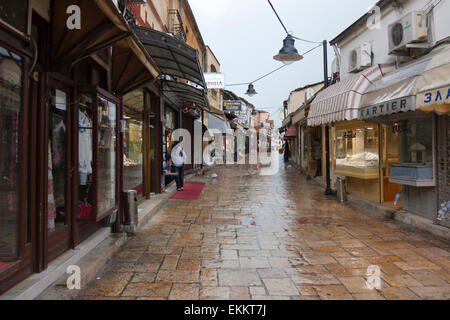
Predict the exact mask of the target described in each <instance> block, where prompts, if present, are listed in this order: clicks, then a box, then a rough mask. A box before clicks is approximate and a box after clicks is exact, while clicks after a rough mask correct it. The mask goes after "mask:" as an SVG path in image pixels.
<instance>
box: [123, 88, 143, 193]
mask: <svg viewBox="0 0 450 320" xmlns="http://www.w3.org/2000/svg"><path fill="white" fill-rule="evenodd" d="M123 102H124V123H125V128H124V129H125V131H124V135H123V170H124V172H123V181H124V188H125V190H136V191H137V192H138V195H141V196H142V194H143V185H144V174H143V170H144V155H143V154H144V131H143V130H144V123H143V113H144V91H143V90H137V91H133V92H131V93H129V94H127V95H125V96H124V98H123Z"/></svg>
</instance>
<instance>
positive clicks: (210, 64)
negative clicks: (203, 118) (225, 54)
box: [203, 46, 223, 110]
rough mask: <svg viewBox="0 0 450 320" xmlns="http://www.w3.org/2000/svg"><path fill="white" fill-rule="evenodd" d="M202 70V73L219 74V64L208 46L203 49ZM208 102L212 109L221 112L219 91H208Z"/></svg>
mask: <svg viewBox="0 0 450 320" xmlns="http://www.w3.org/2000/svg"><path fill="white" fill-rule="evenodd" d="M203 70H204V72H220V63H219V61H218V60H217V58H216V56H215V55H214V53H213V52H212V50H211V48H210V47H209V46H206V47H205V52H204V55H203ZM208 101H209V104H210V105H211V107H212V108H214V109H216V110H222V109H223V107H222V95H221V90H218V89H212V90H208Z"/></svg>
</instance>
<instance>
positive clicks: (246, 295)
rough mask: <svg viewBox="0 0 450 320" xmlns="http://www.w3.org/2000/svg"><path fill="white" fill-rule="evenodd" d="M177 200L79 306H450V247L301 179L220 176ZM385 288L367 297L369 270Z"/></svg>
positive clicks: (288, 173)
mask: <svg viewBox="0 0 450 320" xmlns="http://www.w3.org/2000/svg"><path fill="white" fill-rule="evenodd" d="M214 172H216V173H217V174H218V175H219V177H218V178H217V179H211V178H208V177H200V178H199V177H196V178H195V179H193V181H203V182H206V186H205V190H204V191H203V193H202V195H201V198H200V199H199V200H197V201H186V200H170V201H169V202H168V204H167V206H166V207H164V208H163V209H162V210H161V211H160V212H159V213H158V214H157V215H155V216H154V217H153V218H152V220H151V221H150V222H149V224H148V225H147V226H145V228H144V229H143V230H142V231H141V232H139V233H138V234H136V236H134V237H133V238H131V239H130V240H129V241H128V242H127V243H126V244H125V245H124V247H123V248H122V249H121V251H119V252H118V253H117V254H116V255H115V256H114V258H113V259H112V261H111V262H110V263H109V264H108V265H107V267H106V268H105V271H104V273H102V274H101V275H99V277H100V279H99V280H94V281H93V282H92V283H91V284H90V285H89V287H88V288H87V289H86V290H84V291H83V293H82V296H81V297H80V298H81V299H129V300H134V299H139V300H143V299H144V300H148V299H150V300H154V299H170V300H172V299H182V300H195V299H202V300H206V299H220V300H227V299H233V300H249V299H254V300H263V299H276V300H278V299H300V300H302V299H364V300H368V299H369V300H372V299H450V243H448V242H444V241H442V240H439V239H437V238H435V237H433V236H432V235H430V234H427V233H424V232H421V231H418V230H417V229H413V228H410V227H408V226H406V225H403V224H401V223H399V222H395V221H391V220H384V219H382V218H379V217H377V216H375V215H372V214H369V213H365V212H362V211H361V212H360V211H357V210H354V209H352V208H350V207H348V206H345V205H341V204H339V203H338V202H337V201H336V200H335V198H333V197H331V198H327V197H325V196H324V195H323V188H322V187H320V186H318V185H316V184H315V183H314V182H308V181H306V179H305V177H304V176H301V175H300V174H299V173H298V172H297V171H296V170H295V169H285V168H284V166H282V167H281V169H280V172H279V174H277V175H275V176H259V175H251V174H249V173H248V171H247V170H244V168H242V167H238V168H236V167H227V168H221V169H219V170H215V171H214ZM371 265H376V266H378V267H379V268H380V270H381V288H380V289H374V290H370V289H367V286H366V280H367V278H368V277H367V271H368V267H369V266H371Z"/></svg>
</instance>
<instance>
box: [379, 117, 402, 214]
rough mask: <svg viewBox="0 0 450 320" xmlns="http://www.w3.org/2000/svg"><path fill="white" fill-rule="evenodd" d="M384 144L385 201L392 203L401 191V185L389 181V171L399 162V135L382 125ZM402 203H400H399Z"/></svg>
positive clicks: (388, 203)
mask: <svg viewBox="0 0 450 320" xmlns="http://www.w3.org/2000/svg"><path fill="white" fill-rule="evenodd" d="M382 128H383V130H382V134H383V142H384V143H383V144H382V148H383V150H382V154H383V157H382V159H383V163H382V174H383V202H384V203H385V204H387V205H392V204H393V202H394V200H395V197H396V195H397V194H398V193H399V192H400V191H401V186H400V185H399V184H397V183H392V182H390V181H389V172H390V170H391V165H398V164H399V161H400V160H399V135H398V134H396V133H395V132H392V131H389V128H390V127H389V126H385V125H383V126H382ZM399 205H400V204H399Z"/></svg>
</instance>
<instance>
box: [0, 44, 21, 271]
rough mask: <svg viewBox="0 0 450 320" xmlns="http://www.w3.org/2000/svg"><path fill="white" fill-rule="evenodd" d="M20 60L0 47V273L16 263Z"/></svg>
mask: <svg viewBox="0 0 450 320" xmlns="http://www.w3.org/2000/svg"><path fill="white" fill-rule="evenodd" d="M21 105H22V58H21V57H19V56H17V55H15V54H14V53H12V52H11V51H9V50H6V49H5V48H2V47H0V137H1V140H0V175H1V176H0V272H1V271H2V270H3V269H4V268H6V267H8V265H9V264H10V263H12V262H13V261H15V260H16V259H17V255H18V236H19V234H18V225H19V153H18V147H19V121H20V109H21Z"/></svg>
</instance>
